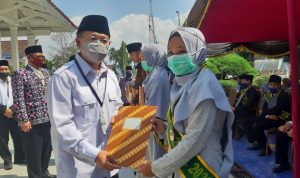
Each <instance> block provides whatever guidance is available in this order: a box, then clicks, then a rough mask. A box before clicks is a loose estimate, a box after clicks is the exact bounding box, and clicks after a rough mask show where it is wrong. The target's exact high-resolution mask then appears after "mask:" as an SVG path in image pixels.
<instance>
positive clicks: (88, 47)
mask: <svg viewBox="0 0 300 178" xmlns="http://www.w3.org/2000/svg"><path fill="white" fill-rule="evenodd" d="M83 51H84V53H85V54H86V57H87V59H86V60H88V61H90V62H92V63H95V64H98V63H101V62H102V61H103V59H104V58H105V57H106V55H107V53H108V47H107V46H105V45H104V44H103V43H102V42H101V41H100V40H94V41H92V42H89V43H85V44H84V45H83Z"/></svg>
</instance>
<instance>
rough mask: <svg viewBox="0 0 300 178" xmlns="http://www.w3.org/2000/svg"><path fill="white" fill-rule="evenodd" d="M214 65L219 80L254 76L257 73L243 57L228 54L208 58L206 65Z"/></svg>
mask: <svg viewBox="0 0 300 178" xmlns="http://www.w3.org/2000/svg"><path fill="white" fill-rule="evenodd" d="M210 62H211V63H212V64H214V65H215V66H216V67H217V69H218V74H219V75H220V76H221V79H226V78H235V77H237V76H239V75H241V74H244V73H247V74H252V75H256V74H257V71H256V70H255V69H254V68H253V67H252V66H251V65H250V63H249V62H248V61H247V60H246V59H245V58H243V57H241V56H239V55H237V54H228V55H225V56H221V57H216V58H209V59H208V63H210Z"/></svg>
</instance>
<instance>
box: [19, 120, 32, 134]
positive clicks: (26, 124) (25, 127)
mask: <svg viewBox="0 0 300 178" xmlns="http://www.w3.org/2000/svg"><path fill="white" fill-rule="evenodd" d="M31 129H32V127H31V123H30V121H24V122H22V123H21V130H22V131H23V132H29V131H30V130H31Z"/></svg>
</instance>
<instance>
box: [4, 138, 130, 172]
mask: <svg viewBox="0 0 300 178" xmlns="http://www.w3.org/2000/svg"><path fill="white" fill-rule="evenodd" d="M9 146H10V148H11V152H12V153H13V145H12V141H11V138H10V141H9ZM3 167H4V165H3V160H2V159H1V158H0V178H27V167H26V165H16V164H14V165H13V169H11V170H5V169H4V168H3ZM49 172H50V173H51V174H56V169H55V161H54V155H53V154H52V156H51V160H50V163H49ZM120 178H134V175H133V171H132V170H130V169H122V170H120Z"/></svg>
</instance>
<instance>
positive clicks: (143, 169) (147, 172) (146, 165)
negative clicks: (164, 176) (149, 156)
mask: <svg viewBox="0 0 300 178" xmlns="http://www.w3.org/2000/svg"><path fill="white" fill-rule="evenodd" d="M151 163H152V161H144V162H143V163H141V164H140V166H139V167H138V171H139V172H140V173H142V174H143V175H144V176H147V177H154V176H155V174H154V173H153V172H152V167H151Z"/></svg>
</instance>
